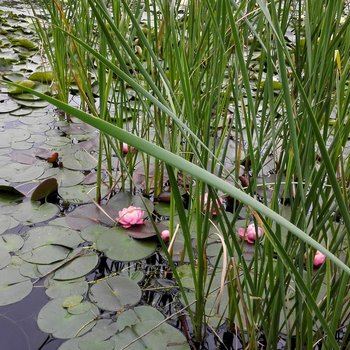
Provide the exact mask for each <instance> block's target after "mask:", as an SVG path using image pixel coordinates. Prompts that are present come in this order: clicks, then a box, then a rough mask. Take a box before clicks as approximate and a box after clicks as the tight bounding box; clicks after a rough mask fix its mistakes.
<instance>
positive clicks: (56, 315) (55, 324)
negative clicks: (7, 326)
mask: <svg viewBox="0 0 350 350" xmlns="http://www.w3.org/2000/svg"><path fill="white" fill-rule="evenodd" d="M64 300H65V298H56V299H54V300H51V301H50V302H48V303H47V304H46V305H45V306H44V307H43V308H42V309H41V310H40V312H39V315H38V321H37V322H38V326H39V328H40V329H41V330H42V331H43V332H46V333H51V334H52V335H53V336H54V337H56V338H59V339H70V338H74V337H76V336H79V335H83V334H85V333H86V332H88V331H89V330H90V329H91V328H92V327H93V326H94V325H95V323H96V319H97V316H98V315H99V311H98V308H97V307H96V306H94V305H93V304H91V303H88V305H89V309H88V310H87V311H86V312H84V313H82V314H78V315H74V314H70V313H69V311H68V310H67V309H66V308H65V307H63V301H64Z"/></svg>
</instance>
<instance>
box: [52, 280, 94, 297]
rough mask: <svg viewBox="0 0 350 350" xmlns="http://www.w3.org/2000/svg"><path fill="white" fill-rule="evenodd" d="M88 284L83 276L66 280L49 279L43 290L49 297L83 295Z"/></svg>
mask: <svg viewBox="0 0 350 350" xmlns="http://www.w3.org/2000/svg"><path fill="white" fill-rule="evenodd" d="M88 288H89V285H88V283H87V281H85V278H79V279H75V280H68V281H57V280H54V279H50V280H49V284H48V287H47V289H46V291H45V293H46V294H47V296H49V297H50V298H60V297H68V296H70V295H78V294H79V295H83V294H85V293H86V292H87V291H88Z"/></svg>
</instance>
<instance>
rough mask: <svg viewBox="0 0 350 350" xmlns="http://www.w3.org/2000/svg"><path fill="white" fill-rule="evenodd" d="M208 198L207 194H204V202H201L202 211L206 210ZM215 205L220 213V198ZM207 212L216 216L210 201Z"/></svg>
mask: <svg viewBox="0 0 350 350" xmlns="http://www.w3.org/2000/svg"><path fill="white" fill-rule="evenodd" d="M208 196H209V195H208V193H205V194H204V201H203V204H204V210H206V208H207V203H208ZM216 205H217V207H218V208H219V212H220V211H221V210H220V208H221V205H222V198H219V199H217V200H216ZM209 210H210V212H211V213H212V214H213V215H214V216H215V215H216V214H217V213H216V210H215V208H214V206H213V203H212V201H211V199H210V204H209Z"/></svg>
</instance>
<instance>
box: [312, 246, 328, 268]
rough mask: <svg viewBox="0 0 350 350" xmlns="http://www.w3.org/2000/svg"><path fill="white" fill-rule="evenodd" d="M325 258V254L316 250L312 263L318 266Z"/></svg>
mask: <svg viewBox="0 0 350 350" xmlns="http://www.w3.org/2000/svg"><path fill="white" fill-rule="evenodd" d="M325 260H326V256H325V255H324V254H322V253H321V252H320V251H318V250H317V251H316V254H315V257H314V261H313V264H314V266H315V267H320V266H321V265H322V264H323V263H324V262H325Z"/></svg>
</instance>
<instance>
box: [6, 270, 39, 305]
mask: <svg viewBox="0 0 350 350" xmlns="http://www.w3.org/2000/svg"><path fill="white" fill-rule="evenodd" d="M32 288H33V286H32V283H31V282H30V280H29V279H28V278H26V277H23V276H22V275H21V274H20V273H19V271H18V269H17V268H15V267H12V266H8V267H6V268H4V269H2V270H0V306H4V305H9V304H13V303H16V302H17V301H20V300H22V299H23V298H25V297H26V296H27V295H28V294H29V293H30V292H31V290H32Z"/></svg>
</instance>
